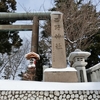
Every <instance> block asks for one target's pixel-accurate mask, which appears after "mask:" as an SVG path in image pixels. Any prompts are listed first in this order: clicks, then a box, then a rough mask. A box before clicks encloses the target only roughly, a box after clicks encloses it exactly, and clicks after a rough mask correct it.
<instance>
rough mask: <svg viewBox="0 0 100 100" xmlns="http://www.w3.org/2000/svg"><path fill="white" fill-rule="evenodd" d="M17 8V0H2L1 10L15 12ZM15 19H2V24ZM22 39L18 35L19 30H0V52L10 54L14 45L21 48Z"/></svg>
mask: <svg viewBox="0 0 100 100" xmlns="http://www.w3.org/2000/svg"><path fill="white" fill-rule="evenodd" d="M15 10H16V1H15V0H1V1H0V12H8V13H9V12H11V13H14V12H15ZM13 22H15V21H9V20H0V24H1V25H6V24H9V25H11V24H12V23H13ZM21 42H22V39H21V38H20V36H19V35H18V32H16V31H13V32H8V31H6V32H4V31H0V53H2V54H4V53H7V54H10V52H11V48H12V46H13V47H15V48H19V47H20V46H21V45H22V43H21Z"/></svg>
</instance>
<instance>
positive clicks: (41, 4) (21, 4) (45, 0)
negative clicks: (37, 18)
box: [16, 0, 54, 39]
mask: <svg viewBox="0 0 100 100" xmlns="http://www.w3.org/2000/svg"><path fill="white" fill-rule="evenodd" d="M53 1H54V0H16V2H17V11H16V12H33V11H48V9H49V8H52V7H53V6H54V3H53ZM31 23H32V21H21V22H19V21H18V22H16V24H31ZM31 33H32V31H21V32H20V36H21V37H22V38H23V37H27V38H28V39H31Z"/></svg>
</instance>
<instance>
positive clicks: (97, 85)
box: [0, 80, 100, 91]
mask: <svg viewBox="0 0 100 100" xmlns="http://www.w3.org/2000/svg"><path fill="white" fill-rule="evenodd" d="M0 90H39V91H40V90H43V91H44V90H46V91H48V90H51V91H52V90H100V82H87V83H58V82H36V81H12V80H0Z"/></svg>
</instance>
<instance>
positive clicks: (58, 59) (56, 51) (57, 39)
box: [51, 12, 66, 68]
mask: <svg viewBox="0 0 100 100" xmlns="http://www.w3.org/2000/svg"><path fill="white" fill-rule="evenodd" d="M51 35H52V68H66V53H65V41H64V29H63V14H62V13H60V12H58V13H52V14H51Z"/></svg>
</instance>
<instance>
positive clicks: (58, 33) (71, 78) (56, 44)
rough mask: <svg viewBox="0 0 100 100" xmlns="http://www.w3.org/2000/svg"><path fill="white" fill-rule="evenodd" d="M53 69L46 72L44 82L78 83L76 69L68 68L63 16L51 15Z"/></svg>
mask: <svg viewBox="0 0 100 100" xmlns="http://www.w3.org/2000/svg"><path fill="white" fill-rule="evenodd" d="M51 35H52V68H47V69H45V70H44V77H43V79H44V81H48V82H77V81H78V79H77V73H76V70H75V69H74V68H70V69H69V68H67V65H66V52H65V41H64V28H63V14H62V13H60V12H58V13H57V12H56V13H51Z"/></svg>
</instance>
